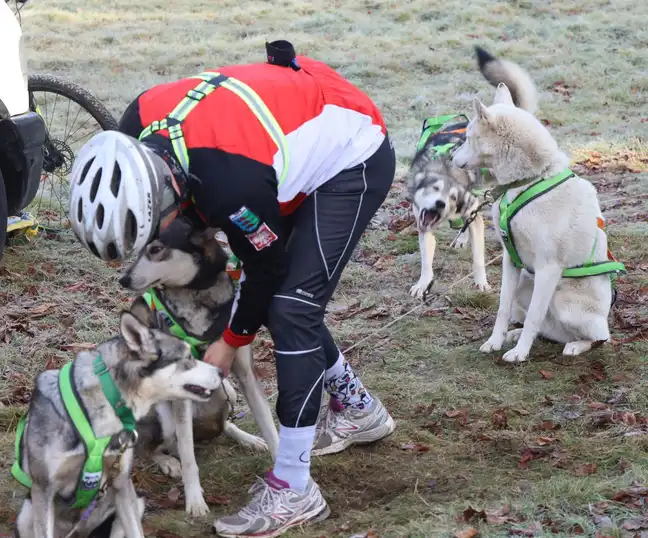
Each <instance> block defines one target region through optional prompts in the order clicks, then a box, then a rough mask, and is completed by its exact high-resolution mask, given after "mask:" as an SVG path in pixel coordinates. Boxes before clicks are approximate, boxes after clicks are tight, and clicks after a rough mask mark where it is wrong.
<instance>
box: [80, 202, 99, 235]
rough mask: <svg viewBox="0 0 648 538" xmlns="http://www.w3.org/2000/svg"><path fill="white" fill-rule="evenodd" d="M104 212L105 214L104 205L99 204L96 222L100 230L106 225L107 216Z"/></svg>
mask: <svg viewBox="0 0 648 538" xmlns="http://www.w3.org/2000/svg"><path fill="white" fill-rule="evenodd" d="M104 212H105V210H104V206H103V204H99V205H98V206H97V213H96V214H95V220H96V222H97V226H99V229H100V230H101V228H103V224H104V216H105V215H104ZM79 220H80V219H79Z"/></svg>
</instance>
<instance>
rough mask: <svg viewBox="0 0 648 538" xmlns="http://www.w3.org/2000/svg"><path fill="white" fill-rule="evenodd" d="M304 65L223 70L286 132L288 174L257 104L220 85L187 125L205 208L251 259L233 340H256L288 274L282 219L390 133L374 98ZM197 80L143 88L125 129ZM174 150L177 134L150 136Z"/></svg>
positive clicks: (164, 110) (134, 129)
mask: <svg viewBox="0 0 648 538" xmlns="http://www.w3.org/2000/svg"><path fill="white" fill-rule="evenodd" d="M297 62H298V64H299V65H300V67H301V69H300V70H299V71H294V70H293V69H291V68H287V67H281V66H277V65H271V64H269V63H259V64H248V65H234V66H227V67H221V68H217V69H213V70H209V71H217V72H219V73H221V74H223V75H225V76H228V77H233V78H235V79H237V80H239V81H241V82H243V83H245V84H247V85H248V86H249V87H250V88H252V89H253V90H254V91H255V92H256V93H257V94H258V95H259V97H260V98H261V99H262V100H263V102H264V103H265V105H266V106H267V108H268V109H269V110H270V112H271V113H272V114H273V116H274V118H275V119H276V121H277V122H278V124H279V126H280V127H281V129H282V131H283V133H284V135H285V137H286V140H287V144H288V154H289V164H288V170H287V171H286V176H285V179H284V181H283V182H282V183H281V185H278V178H280V177H281V175H282V173H284V162H283V158H282V155H281V153H280V151H279V148H278V147H277V145H276V144H275V143H274V141H273V140H272V138H271V137H270V136H269V135H268V133H267V131H266V129H265V127H264V126H263V125H262V124H261V122H260V121H259V120H258V119H257V117H256V116H255V115H254V113H253V112H252V111H251V110H250V108H249V107H248V105H247V104H246V103H245V102H244V101H243V100H242V99H241V98H240V97H239V96H237V95H236V94H235V93H233V92H231V91H229V90H227V89H225V88H222V87H221V88H217V89H216V90H215V91H214V92H212V93H211V94H209V95H208V96H207V97H206V98H204V99H203V100H202V101H201V102H200V103H199V104H198V105H197V106H196V108H195V109H194V110H193V111H192V112H191V113H190V114H189V116H188V117H187V119H186V120H185V121H184V123H183V125H182V130H183V133H184V137H185V142H186V144H187V148H188V152H189V162H190V168H189V171H190V172H191V174H192V175H193V176H195V177H196V178H197V180H196V181H192V182H191V184H190V189H191V192H192V194H193V196H194V198H195V202H196V207H197V209H198V211H199V212H200V214H201V215H202V216H203V218H204V219H205V221H206V222H207V223H208V225H210V226H216V227H219V228H221V229H222V230H223V231H224V232H225V234H226V235H227V238H228V241H229V244H230V247H231V248H232V251H233V252H234V254H236V255H237V256H238V257H239V259H240V260H241V261H242V262H243V268H244V274H245V278H244V279H243V280H242V282H241V287H240V291H239V297H238V299H237V302H236V307H235V310H234V312H233V315H232V319H231V322H230V326H229V328H228V329H227V330H226V331H225V333H224V335H223V337H224V338H225V340H226V341H227V342H228V343H229V344H231V345H235V346H241V345H245V344H248V343H250V342H251V341H252V340H253V338H254V334H255V333H256V331H257V330H258V329H259V327H260V326H261V325H262V324H263V323H265V316H266V313H267V310H268V306H269V304H270V300H271V299H272V296H273V295H274V293H275V292H276V290H277V288H278V287H279V285H280V284H281V280H282V278H283V275H284V272H285V259H284V258H285V249H284V241H283V233H282V229H281V219H280V217H281V216H283V215H288V214H290V213H292V212H294V211H295V209H296V208H297V207H298V206H299V204H300V203H301V202H302V201H303V200H304V199H305V198H306V197H307V196H308V195H309V194H311V193H313V192H314V191H315V190H316V189H317V188H318V187H320V186H321V185H323V184H324V183H326V182H327V181H328V180H330V179H332V178H333V177H335V176H336V175H337V174H338V173H339V172H341V171H342V170H345V169H348V168H352V167H354V166H356V165H359V164H360V163H362V162H364V161H366V160H367V159H368V158H369V157H370V156H371V155H373V154H374V153H375V152H376V150H377V149H378V148H379V147H380V145H381V144H382V142H383V141H384V139H385V136H386V128H385V123H384V121H383V119H382V116H381V114H380V112H379V111H378V108H377V107H376V105H375V104H374V103H373V102H372V101H371V99H370V98H369V97H368V96H367V95H365V94H364V93H363V92H362V91H361V90H359V89H358V88H357V87H356V86H354V85H353V84H351V83H350V82H348V81H347V80H345V79H344V78H343V77H342V76H341V75H339V74H338V73H337V72H336V71H335V70H333V69H332V68H330V67H328V66H327V65H326V64H324V63H322V62H318V61H316V60H313V59H310V58H307V57H304V56H298V57H297ZM198 82H199V81H198V80H197V79H191V78H187V79H182V80H178V81H175V82H170V83H166V84H160V85H158V86H155V87H153V88H151V89H149V90H147V91H145V92H143V93H142V94H141V95H140V96H139V97H138V98H137V99H136V100H135V101H133V103H131V105H130V106H129V107H128V108H127V110H126V112H125V113H124V115H123V117H122V119H121V123H120V130H121V131H122V132H124V133H126V134H129V135H131V136H133V137H135V138H137V137H139V134H140V133H141V131H142V130H143V129H144V128H145V127H147V126H148V125H149V124H150V123H151V122H153V121H155V120H161V119H163V118H164V117H166V115H167V114H168V113H169V112H171V110H173V108H175V106H176V105H177V104H178V103H179V102H180V101H181V100H182V99H183V97H185V95H186V94H187V92H188V91H189V90H190V89H192V88H194V87H195V86H196V85H197V83H198ZM144 141H145V142H147V143H152V144H164V145H165V147H166V149H167V150H170V144H169V142H168V133H167V132H166V131H159V132H157V133H155V134H154V135H151V136H150V137H147V138H146V139H145V140H144Z"/></svg>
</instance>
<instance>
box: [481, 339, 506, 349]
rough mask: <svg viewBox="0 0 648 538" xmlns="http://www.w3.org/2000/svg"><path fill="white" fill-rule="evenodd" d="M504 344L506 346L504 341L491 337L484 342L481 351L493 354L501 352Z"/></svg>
mask: <svg viewBox="0 0 648 538" xmlns="http://www.w3.org/2000/svg"><path fill="white" fill-rule="evenodd" d="M502 344H504V339H503V338H499V337H497V338H496V337H494V336H491V337H490V338H489V339H488V340H486V342H484V343H483V344H482V345H481V347H480V348H479V351H481V352H482V353H491V352H493V351H499V350H500V349H502Z"/></svg>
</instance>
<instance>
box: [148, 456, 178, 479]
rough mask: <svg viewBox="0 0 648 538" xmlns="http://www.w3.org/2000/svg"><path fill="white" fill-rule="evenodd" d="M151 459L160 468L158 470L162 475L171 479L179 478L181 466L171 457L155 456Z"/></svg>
mask: <svg viewBox="0 0 648 538" xmlns="http://www.w3.org/2000/svg"><path fill="white" fill-rule="evenodd" d="M153 459H154V460H155V462H156V463H157V464H158V465H159V466H160V470H161V471H162V473H163V474H165V475H167V476H170V477H171V478H180V477H181V476H182V465H180V462H179V461H178V460H177V459H176V458H174V457H173V456H169V455H168V454H156V455H155V456H154V458H153Z"/></svg>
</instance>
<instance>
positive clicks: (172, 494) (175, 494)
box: [167, 488, 180, 502]
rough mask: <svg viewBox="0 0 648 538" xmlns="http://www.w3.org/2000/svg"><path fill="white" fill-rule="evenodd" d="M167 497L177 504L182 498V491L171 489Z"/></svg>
mask: <svg viewBox="0 0 648 538" xmlns="http://www.w3.org/2000/svg"><path fill="white" fill-rule="evenodd" d="M167 497H168V498H169V500H170V501H173V502H176V501H177V500H178V499H179V498H180V490H179V489H178V488H171V489H170V490H169V491H168V493H167Z"/></svg>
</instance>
